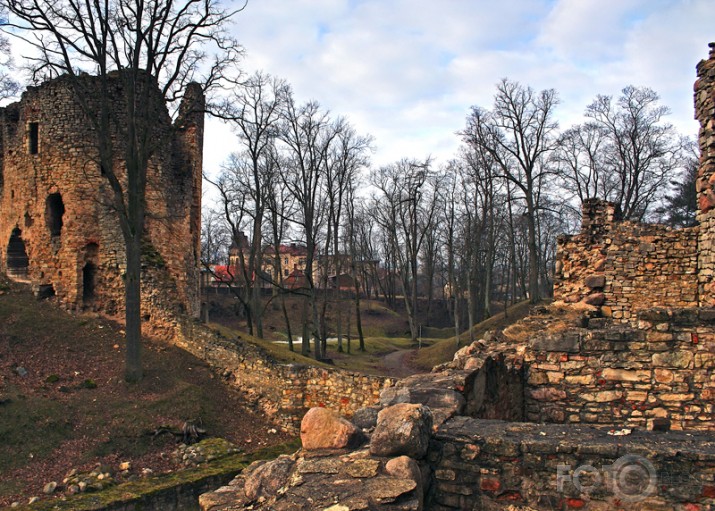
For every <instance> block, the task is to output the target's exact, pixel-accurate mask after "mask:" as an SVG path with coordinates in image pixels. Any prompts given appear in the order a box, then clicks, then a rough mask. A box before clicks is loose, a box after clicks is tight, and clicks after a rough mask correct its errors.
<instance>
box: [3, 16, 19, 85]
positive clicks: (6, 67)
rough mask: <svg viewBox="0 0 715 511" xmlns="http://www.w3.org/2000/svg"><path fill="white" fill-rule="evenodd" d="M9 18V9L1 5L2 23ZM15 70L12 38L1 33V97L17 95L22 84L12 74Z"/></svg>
mask: <svg viewBox="0 0 715 511" xmlns="http://www.w3.org/2000/svg"><path fill="white" fill-rule="evenodd" d="M6 20H7V9H6V8H5V7H4V6H0V25H2V24H3V23H5V22H6ZM13 70H14V66H13V62H12V54H11V51H10V40H9V39H8V38H7V37H5V36H4V35H2V34H0V99H7V98H11V97H13V96H15V95H16V94H17V93H18V91H19V90H20V84H19V83H18V82H17V80H15V79H14V78H13V77H12V75H11V74H10V73H11V71H13Z"/></svg>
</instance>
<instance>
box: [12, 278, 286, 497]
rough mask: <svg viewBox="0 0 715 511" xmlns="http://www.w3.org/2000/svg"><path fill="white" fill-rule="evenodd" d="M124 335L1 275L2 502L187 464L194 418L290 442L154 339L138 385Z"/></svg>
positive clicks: (259, 439) (209, 432)
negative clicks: (127, 367)
mask: <svg viewBox="0 0 715 511" xmlns="http://www.w3.org/2000/svg"><path fill="white" fill-rule="evenodd" d="M122 333H123V332H122V331H121V328H120V326H118V325H117V324H116V323H113V322H111V321H109V320H107V319H103V318H100V317H97V316H91V315H83V314H69V313H67V312H64V311H61V310H59V309H58V307H57V306H56V304H54V303H52V302H47V301H45V302H38V301H37V300H36V299H35V298H34V297H33V296H32V295H31V294H30V293H29V291H28V290H27V289H23V288H21V287H16V286H14V285H13V286H10V285H9V284H8V283H7V282H0V417H1V420H0V507H2V506H6V505H10V504H11V503H13V502H21V503H27V502H28V501H29V500H30V499H33V498H42V499H47V498H57V497H60V496H61V495H63V494H66V493H72V492H77V491H80V490H81V489H82V490H84V489H86V488H87V487H89V489H91V488H92V486H93V485H94V486H95V487H96V486H97V485H99V486H100V487H101V486H106V485H107V484H108V483H115V482H121V481H124V480H128V479H132V478H137V477H142V476H144V475H148V474H157V473H164V472H169V471H175V470H179V469H181V468H183V467H185V466H187V459H192V457H193V458H195V457H196V456H201V453H199V454H197V453H195V452H192V451H191V450H188V451H187V450H184V451H180V450H179V446H180V444H181V442H182V441H183V440H184V437H183V434H182V427H183V426H184V425H185V424H186V425H189V426H191V425H192V424H193V425H195V426H196V428H193V429H194V431H195V432H197V433H199V435H200V436H203V435H206V436H210V437H222V438H226V439H228V440H229V441H230V442H231V444H232V447H231V448H235V449H238V450H240V451H245V452H250V451H253V450H256V449H258V448H262V447H265V446H268V445H275V444H279V443H283V442H285V441H286V440H287V439H289V436H288V435H286V434H284V433H281V432H280V431H276V429H275V428H274V427H273V425H272V424H271V423H269V422H268V421H267V419H266V418H265V417H263V416H262V415H260V414H259V413H257V412H256V411H255V410H253V409H252V408H251V407H250V406H249V405H248V404H247V401H246V399H245V398H244V397H243V396H241V395H240V394H239V393H237V392H235V391H234V390H232V389H230V388H229V387H228V386H227V385H225V384H224V383H223V382H222V381H220V378H219V377H218V376H216V375H215V374H214V373H213V372H212V371H211V370H210V369H209V368H208V367H207V366H206V365H205V364H203V363H202V362H201V361H200V360H198V359H196V358H195V357H192V356H190V355H188V354H187V353H185V352H183V351H181V350H178V349H176V348H173V347H171V346H168V345H165V344H162V343H159V342H155V341H152V340H150V339H149V340H146V342H145V345H144V351H143V355H144V367H145V378H144V380H143V381H142V382H141V383H140V384H137V385H127V384H126V383H125V382H124V381H123V367H124V363H123V361H124V354H125V351H124V340H123V337H122ZM189 429H192V428H189ZM204 432H205V433H204ZM190 463H191V461H189V463H188V464H190ZM53 483H55V484H53Z"/></svg>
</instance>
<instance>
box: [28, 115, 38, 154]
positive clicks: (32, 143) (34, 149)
mask: <svg viewBox="0 0 715 511" xmlns="http://www.w3.org/2000/svg"><path fill="white" fill-rule="evenodd" d="M27 150H28V152H29V153H30V154H37V153H39V152H40V123H38V122H31V123H29V124H28V125H27Z"/></svg>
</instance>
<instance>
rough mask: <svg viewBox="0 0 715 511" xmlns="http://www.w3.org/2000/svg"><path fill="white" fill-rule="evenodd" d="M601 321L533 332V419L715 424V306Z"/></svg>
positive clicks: (528, 358)
mask: <svg viewBox="0 0 715 511" xmlns="http://www.w3.org/2000/svg"><path fill="white" fill-rule="evenodd" d="M600 321H602V320H598V319H592V320H591V326H590V328H583V329H570V330H567V331H564V332H561V333H552V334H545V335H542V336H537V337H534V338H532V339H530V341H529V348H528V349H527V350H526V352H525V355H524V363H525V365H526V366H527V368H528V369H527V374H528V376H527V384H526V389H525V397H526V408H525V415H526V419H527V420H529V421H535V422H544V421H546V422H558V423H566V422H567V423H586V424H602V425H621V426H623V427H634V428H641V429H653V427H654V422H655V421H656V420H657V419H661V420H665V421H666V423H667V424H669V427H670V428H672V429H678V430H680V429H687V430H706V431H712V430H714V429H715V401H714V399H715V371H714V369H715V311H713V310H712V309H675V310H666V309H652V310H644V311H641V312H640V313H639V316H638V328H629V327H616V328H612V327H611V328H596V327H598V326H600Z"/></svg>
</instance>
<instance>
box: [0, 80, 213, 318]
mask: <svg viewBox="0 0 715 511" xmlns="http://www.w3.org/2000/svg"><path fill="white" fill-rule="evenodd" d="M81 80H83V86H84V87H85V88H87V89H88V90H92V88H96V87H99V81H98V79H97V78H95V77H90V76H86V77H82V78H81ZM147 87H155V85H154V84H153V82H150V81H148V83H147ZM110 90H111V92H112V94H113V96H112V109H113V111H112V121H113V122H114V123H115V125H117V126H119V125H121V123H122V119H123V118H124V111H125V109H124V106H123V102H124V96H123V89H122V86H121V80H119V79H118V77H114V79H113V80H111V81H110ZM89 96H90V97H89V98H88V100H89V101H90V102H91V101H93V100H94V99H93V95H92V94H89ZM149 96H150V98H151V101H152V102H154V103H155V105H156V106H155V108H156V115H155V121H154V124H153V130H154V132H153V137H154V139H155V140H156V141H157V144H156V148H155V151H154V153H153V155H152V157H151V158H150V163H149V168H148V174H147V204H148V212H147V213H148V214H147V221H146V239H145V242H144V250H143V252H144V254H143V267H144V273H145V275H144V277H145V279H143V280H145V281H146V282H145V283H143V289H142V290H143V295H144V298H145V303H144V306H143V316H144V320H145V326H146V327H147V328H150V329H154V328H155V327H157V328H161V325H160V323H161V322H163V321H165V319H164V318H162V316H165V315H166V311H160V310H157V309H155V308H154V305H156V304H157V301H156V300H151V299H150V296H151V295H152V294H162V295H164V296H165V298H164V299H163V305H166V306H168V307H169V308H170V310H171V311H172V312H176V311H179V312H183V313H186V314H189V315H192V316H198V312H199V289H198V282H199V281H198V277H199V271H198V270H199V242H200V221H199V217H200V214H199V213H198V212H199V211H200V198H201V160H202V143H203V140H202V139H203V114H197V113H196V112H199V111H202V109H203V108H202V107H203V94H202V92H201V89H200V87H198V86H197V85H195V84H194V85H191V86H189V88H188V90H187V91H186V94H185V101H184V104H183V105H182V109H183V116H180V117H179V120H178V121H177V123H176V124H175V125H172V122H171V119H170V118H169V114H168V112H167V109H166V106H165V104H164V102H163V100H162V98H161V96H160V94H159V92H158V89H157V90H156V92H155V93H154V92H152V93H151V94H150V95H149ZM91 126H92V124H91V122H90V120H89V119H88V118H87V117H86V115H85V113H84V112H83V110H82V109H81V107H80V105H79V104H78V103H77V101H76V100H75V96H74V91H73V89H72V87H71V84H70V82H69V80H68V79H67V78H66V77H60V78H57V79H55V80H51V81H48V82H46V83H44V84H42V85H40V86H38V87H30V88H28V90H27V91H26V92H25V93H23V95H22V98H21V100H20V101H19V102H17V103H13V104H11V105H8V106H7V107H4V108H2V109H0V147H1V149H2V150H1V151H0V153H1V154H0V271H5V272H8V270H9V273H10V274H12V273H17V268H14V265H15V264H16V263H17V257H16V256H17V253H18V250H19V251H20V253H21V252H22V251H24V253H25V256H26V263H25V264H26V266H27V267H26V269H24V270H23V274H20V275H16V278H18V277H19V278H20V279H25V280H27V281H28V282H30V283H31V284H32V285H33V287H34V288H35V289H36V290H41V291H45V292H47V291H48V290H50V289H51V290H52V291H53V292H54V294H55V295H56V296H57V298H58V300H59V301H60V303H62V304H63V305H64V306H66V307H68V308H71V309H90V310H91V309H94V310H101V311H104V312H108V313H121V311H123V303H124V282H123V273H124V271H125V257H124V241H123V237H122V234H121V230H120V227H119V222H118V219H117V216H116V214H115V212H114V211H113V209H112V206H111V205H110V200H109V198H110V197H111V191H110V189H109V186H108V183H107V180H106V179H105V178H104V177H103V176H102V175H101V169H100V168H99V164H98V163H97V160H98V158H97V157H96V154H97V150H96V140H95V135H94V132H93V130H92V128H91ZM114 142H115V144H116V145H117V147H116V154H117V160H116V162H115V172H116V173H117V174H118V176H119V177H120V179H124V177H123V176H124V175H125V171H124V164H123V161H122V158H123V149H122V146H121V137H117V139H115V141H114ZM13 256H15V258H14V259H13ZM156 272H159V273H162V274H164V276H165V277H166V278H149V277H148V273H154V274H155V273H156ZM153 285H161V286H163V287H160V288H159V289H153V288H152V287H151V286H153ZM159 318H161V319H159Z"/></svg>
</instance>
